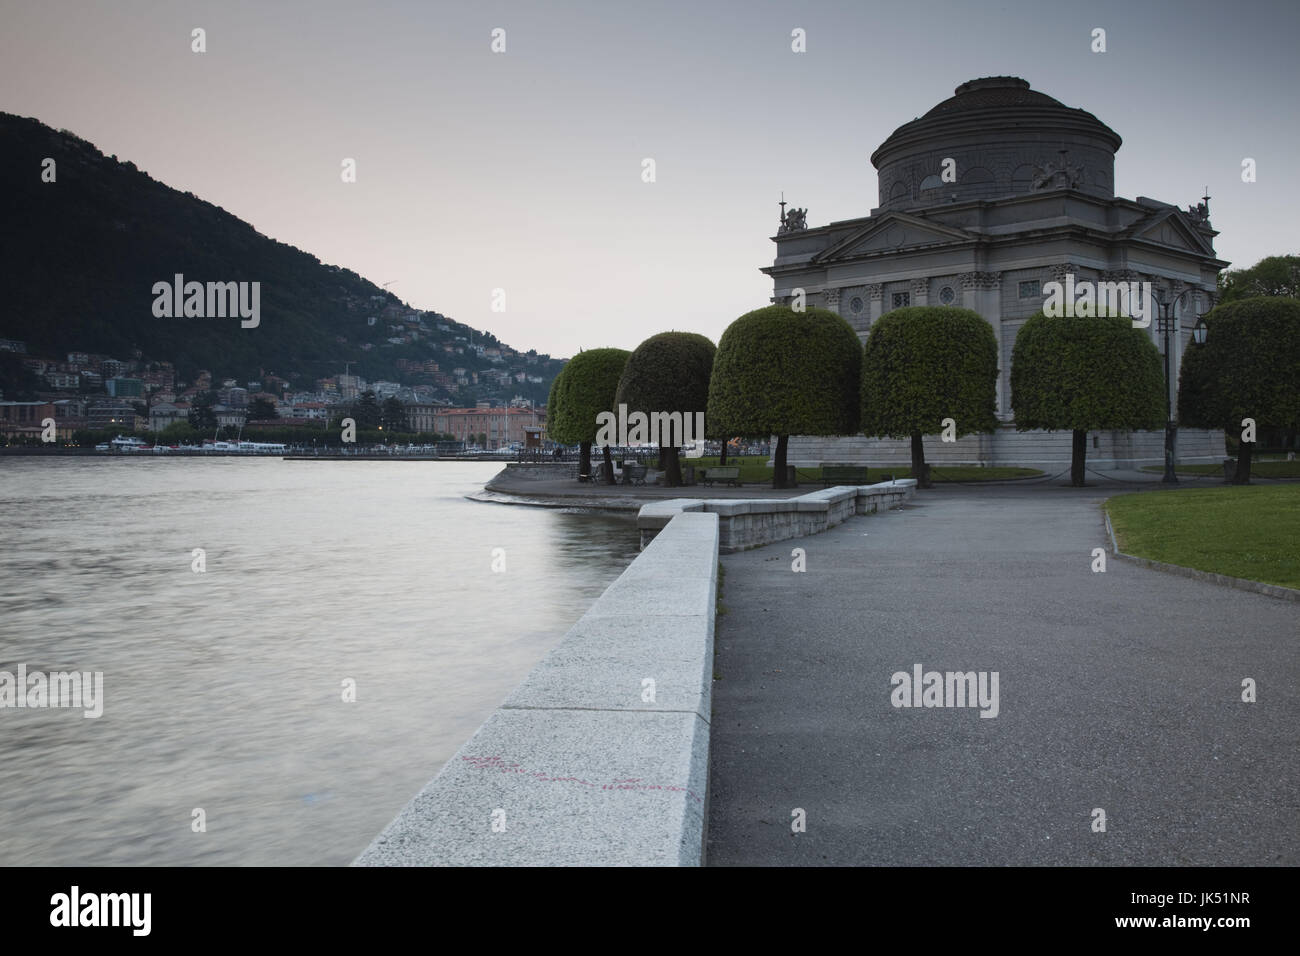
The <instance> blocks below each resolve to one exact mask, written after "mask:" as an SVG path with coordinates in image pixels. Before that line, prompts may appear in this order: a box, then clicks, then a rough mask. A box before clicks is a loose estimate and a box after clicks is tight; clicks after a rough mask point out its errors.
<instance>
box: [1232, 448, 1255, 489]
mask: <svg viewBox="0 0 1300 956" xmlns="http://www.w3.org/2000/svg"><path fill="white" fill-rule="evenodd" d="M1254 450H1255V443H1254V442H1253V441H1243V442H1238V443H1237V473H1236V474H1235V475H1233V476H1232V483H1233V484H1234V485H1248V484H1250V455H1251V452H1253V451H1254Z"/></svg>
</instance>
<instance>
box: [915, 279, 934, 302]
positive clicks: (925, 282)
mask: <svg viewBox="0 0 1300 956" xmlns="http://www.w3.org/2000/svg"><path fill="white" fill-rule="evenodd" d="M929 300H930V280H929V279H913V280H912V305H929V304H930V301H929Z"/></svg>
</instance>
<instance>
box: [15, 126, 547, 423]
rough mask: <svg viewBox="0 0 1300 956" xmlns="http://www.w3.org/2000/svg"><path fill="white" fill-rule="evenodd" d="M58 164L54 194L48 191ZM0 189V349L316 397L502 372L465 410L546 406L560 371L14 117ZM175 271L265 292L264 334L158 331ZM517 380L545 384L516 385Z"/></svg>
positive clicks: (186, 324) (467, 393)
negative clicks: (154, 368)
mask: <svg viewBox="0 0 1300 956" xmlns="http://www.w3.org/2000/svg"><path fill="white" fill-rule="evenodd" d="M47 158H49V159H53V160H54V162H55V166H54V177H55V178H54V181H53V182H45V181H43V178H42V172H43V169H44V168H45V167H46V166H47V165H48V164H45V160H46V159H47ZM0 182H3V184H4V185H3V190H2V191H0V211H2V215H0V276H3V293H0V294H2V295H3V297H4V304H3V307H2V308H0V338H7V339H17V340H21V341H24V342H26V343H27V350H28V353H29V354H35V355H44V356H50V357H58V356H62V355H63V354H64V353H67V352H71V351H82V352H97V353H102V354H107V355H111V356H114V357H117V358H120V359H126V360H129V359H132V358H143V359H145V360H148V361H170V362H172V363H173V364H174V365H175V366H176V368H177V371H178V373H179V374H180V375H181V377H182V378H189V377H191V376H192V375H193V373H194V372H195V370H197V369H200V368H203V369H207V370H209V371H211V372H212V373H213V375H214V377H216V378H218V379H219V378H221V377H224V376H230V377H235V378H239V379H245V378H257V377H261V376H262V375H263V374H268V375H269V374H274V375H278V376H280V377H282V378H286V379H289V380H290V381H292V382H293V383H294V384H295V385H298V384H301V385H303V386H306V385H308V384H309V383H310V382H311V381H313V380H315V379H317V378H323V377H328V376H331V375H335V374H337V373H339V372H342V371H344V363H345V362H350V363H351V371H352V373H353V374H361V375H363V376H365V377H366V378H367V379H370V380H372V381H373V380H376V379H390V380H393V381H399V382H403V383H406V384H418V383H420V382H422V381H424V382H429V381H431V380H432V379H431V376H432V375H433V374H434V373H432V372H424V373H413V372H412V371H411V370H412V369H413V368H415V367H416V365H417V364H418V363H426V362H428V361H430V360H432V361H433V362H436V363H437V364H438V366H439V367H440V369H441V370H442V371H443V372H444V374H445V373H446V372H447V371H449V370H451V369H452V368H453V367H463V368H464V369H466V370H469V371H478V370H484V371H485V372H487V371H489V370H490V372H491V375H490V376H489V375H486V374H485V375H484V376H482V381H483V387H481V388H480V387H468V388H462V389H460V391H459V394H455V395H451V396H450V397H453V398H457V399H459V400H460V401H462V402H463V401H465V400H467V399H470V398H484V397H505V398H509V397H510V396H511V395H513V394H523V395H525V396H526V397H533V398H536V399H537V400H538V401H545V398H546V394H547V389H548V388H549V387H550V382H551V379H552V378H554V376H555V374H556V373H557V372H558V371H559V368H560V367H561V364H562V363H561V362H559V361H557V360H550V359H549V356H537V355H536V354H535V353H530V354H528V355H518V356H508V357H507V358H504V359H503V358H501V357H497V361H496V362H495V363H492V362H490V361H488V360H487V359H485V358H484V357H483V356H482V355H480V354H478V353H477V352H476V351H475V350H474V349H473V348H471V347H469V346H471V345H479V346H485V347H488V348H499V349H502V350H503V351H504V352H507V353H508V352H510V351H512V350H510V349H508V347H506V346H504V345H502V343H500V342H499V341H497V340H496V339H495V337H493V336H491V335H490V334H486V333H483V332H479V331H475V330H471V329H469V328H468V327H466V326H464V325H460V324H458V323H455V322H453V321H451V320H450V319H447V318H446V317H444V316H442V315H440V314H438V313H433V312H428V313H418V312H417V311H416V310H414V309H409V308H407V307H406V306H404V305H403V304H402V303H401V301H400V300H399V299H397V297H396V296H394V295H392V294H389V293H385V292H384V290H382V289H380V288H378V287H377V286H375V285H374V284H373V283H371V282H368V281H366V280H365V279H362V278H361V277H360V276H358V275H357V274H356V273H354V272H351V271H350V270H348V269H342V268H339V267H337V266H328V265H324V264H322V263H321V262H320V260H318V259H317V258H316V257H315V256H312V255H310V254H308V253H306V252H303V251H301V250H299V249H295V248H294V247H292V246H288V245H285V244H284V243H281V242H277V241H275V240H274V239H270V238H267V237H266V236H263V235H261V234H260V233H258V232H257V231H256V230H255V229H253V227H252V226H250V225H249V224H248V223H246V222H244V221H243V220H241V219H238V218H237V217H235V216H232V215H231V214H230V213H228V212H226V211H225V210H224V209H222V208H221V207H219V206H214V205H212V204H211V203H208V202H204V201H203V200H202V199H199V198H198V197H197V196H195V195H193V194H192V193H182V192H178V191H177V190H175V189H172V188H171V187H169V186H167V185H165V184H163V183H160V182H158V181H157V180H155V179H153V178H152V177H150V176H149V175H148V174H147V173H144V172H141V171H140V170H139V169H137V168H136V167H135V165H134V164H133V163H130V162H119V161H118V159H117V157H116V156H105V155H104V154H102V153H101V152H99V150H97V149H96V148H95V147H94V146H92V145H91V144H90V143H88V142H86V141H85V140H83V139H80V138H78V137H76V136H75V135H73V134H71V133H68V132H67V131H56V130H54V129H51V128H50V127H48V126H46V125H44V124H43V123H40V122H39V121H37V120H34V119H28V118H24V117H19V116H14V115H12V114H9V113H0ZM177 273H180V274H182V275H184V277H185V280H186V281H191V280H193V281H199V282H218V281H219V282H244V281H247V282H253V281H256V282H260V283H261V315H260V325H259V326H258V327H257V328H241V326H240V321H239V319H238V318H196V317H191V318H158V317H155V315H154V310H153V303H154V298H155V297H154V294H153V292H152V289H153V286H154V284H155V283H156V282H160V281H161V282H171V281H172V279H173V276H174V275H175V274H177ZM439 325H445V326H447V328H445V329H439V328H438V326H439ZM420 326H423V327H424V328H423V329H422V328H420ZM394 338H396V339H400V340H401V341H400V342H392V341H390V339H394ZM447 345H451V346H453V350H452V351H450V352H449V351H447V349H446V348H445V347H444V346H447ZM456 349H460V350H461V351H456ZM137 353H140V354H138V355H137ZM399 360H405V361H400V362H399ZM512 367H515V368H518V369H519V370H520V371H526V372H527V373H528V375H530V376H534V377H535V376H541V377H542V379H543V381H541V382H529V381H528V380H527V377H524V378H523V380H522V381H516V379H515V378H514V377H510V378H509V381H508V382H507V380H506V379H507V376H506V375H505V373H506V372H508V371H510V370H511V369H512ZM422 375H423V376H424V377H421V376H422ZM489 379H490V382H491V384H490V385H489V384H488V383H489Z"/></svg>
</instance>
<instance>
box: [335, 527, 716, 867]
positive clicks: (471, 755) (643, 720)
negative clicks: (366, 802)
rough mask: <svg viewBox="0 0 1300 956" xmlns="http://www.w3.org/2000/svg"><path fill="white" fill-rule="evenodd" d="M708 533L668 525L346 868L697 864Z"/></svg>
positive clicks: (707, 691)
mask: <svg viewBox="0 0 1300 956" xmlns="http://www.w3.org/2000/svg"><path fill="white" fill-rule="evenodd" d="M718 526H719V517H718V516H717V515H715V514H708V513H698V514H696V513H691V514H679V515H677V516H676V520H673V521H671V523H669V522H665V526H661V527H662V531H661V533H659V535H658V537H657V538H656V539H655V541H654V542H653V544H651V545H650V546H649V547H647V548H646V549H645V550H644V551H643V552H642V553H641V554H639V555H638V556H637V558H636V560H634V561H633V562H632V563H631V564H630V565H629V566H628V568H627V569H626V570H625V571H624V572H623V574H622V575H621V576H619V578H618V579H617V580H616V581H615V582H614V583H613V584H611V585H610V586H609V588H607V589H606V590H605V592H604V594H602V595H601V596H600V598H599V599H598V600H597V601H596V603H595V604H594V605H593V606H592V608H591V609H590V610H589V611H588V612H587V613H586V614H585V615H583V617H582V619H581V620H580V621H578V623H577V624H575V625H574V626H573V628H572V630H570V631H569V633H568V634H567V635H566V636H565V638H564V640H563V641H561V642H560V644H559V645H558V646H556V647H555V648H554V649H553V650H552V651H551V652H550V653H549V654H547V656H546V657H545V658H544V659H543V660H542V661H541V663H539V664H538V665H537V667H535V668H534V669H533V671H532V672H531V673H530V674H529V675H528V677H527V678H525V680H524V682H523V683H522V684H521V685H520V686H519V687H518V689H516V690H515V692H514V693H513V694H511V695H510V697H509V698H508V699H507V700H506V702H505V703H504V704H502V705H501V707H500V708H498V710H497V711H496V712H495V713H494V714H493V715H492V716H491V717H489V718H488V720H487V721H486V722H485V723H484V724H483V726H482V727H480V728H479V729H478V731H477V732H476V733H475V734H474V736H473V737H472V738H471V739H470V740H469V742H468V743H466V744H465V746H464V747H462V748H461V749H460V750H459V751H458V752H457V753H456V755H455V756H454V757H452V758H451V760H450V761H449V762H448V763H447V765H446V766H445V767H443V769H442V770H441V771H440V772H439V773H438V775H437V776H436V777H434V778H433V780H432V781H430V782H429V783H428V784H427V785H426V786H425V788H424V789H423V790H421V791H420V793H419V794H417V795H416V796H415V798H414V799H413V800H411V802H410V803H408V804H407V805H406V807H405V808H404V809H403V810H402V811H401V812H400V813H399V814H398V815H397V817H396V819H394V820H393V822H392V823H390V824H389V825H388V827H387V828H385V829H384V831H383V832H382V833H381V834H380V835H379V836H378V837H377V838H376V839H375V840H374V842H373V843H371V844H370V846H369V847H367V848H366V850H365V851H363V852H362V853H361V855H360V856H359V857H357V859H356V860H355V861H354V864H353V865H355V866H474V865H482V866H572V865H577V866H648V865H663V866H698V865H700V864H701V863H702V862H703V859H704V827H705V821H706V819H707V817H706V795H707V786H708V769H709V720H710V718H711V708H712V688H713V626H714V615H715V610H716V603H717V585H718V578H717V575H718Z"/></svg>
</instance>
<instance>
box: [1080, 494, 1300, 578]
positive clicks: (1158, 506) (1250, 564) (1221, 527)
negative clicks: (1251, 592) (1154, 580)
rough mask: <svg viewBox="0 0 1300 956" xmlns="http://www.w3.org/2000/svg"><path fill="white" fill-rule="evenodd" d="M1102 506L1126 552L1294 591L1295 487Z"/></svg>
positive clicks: (1299, 505) (1298, 572) (1298, 518)
mask: <svg viewBox="0 0 1300 956" xmlns="http://www.w3.org/2000/svg"><path fill="white" fill-rule="evenodd" d="M1106 511H1107V513H1109V514H1110V521H1111V526H1112V527H1113V528H1114V529H1115V537H1116V539H1117V540H1118V542H1119V549H1120V550H1121V551H1124V552H1126V553H1128V554H1134V555H1137V556H1139V557H1143V558H1150V559H1151V560H1153V561H1164V562H1165V563H1167V564H1181V565H1183V566H1184V567H1188V568H1196V569H1197V570H1200V571H1213V572H1214V573H1216V574H1226V575H1229V576H1231V577H1234V578H1248V579H1249V580H1251V581H1262V582H1264V583H1265V584H1279V585H1281V586H1283V587H1288V588H1300V485H1268V486H1259V485H1232V486H1227V487H1222V488H1195V489H1188V490H1186V491H1144V492H1139V493H1136V494H1127V495H1117V496H1116V497H1114V498H1111V499H1109V500H1108V501H1107V502H1106Z"/></svg>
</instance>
